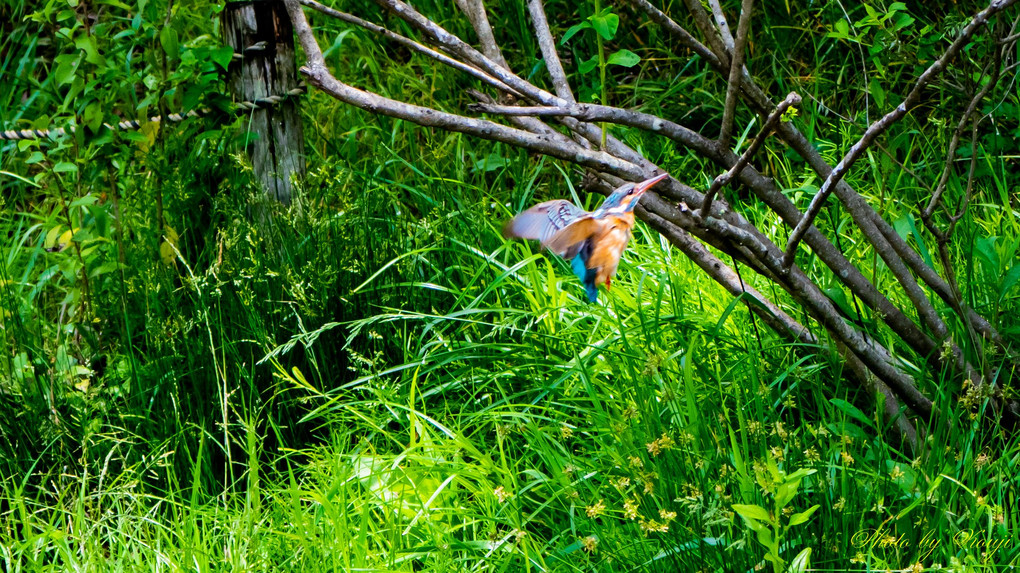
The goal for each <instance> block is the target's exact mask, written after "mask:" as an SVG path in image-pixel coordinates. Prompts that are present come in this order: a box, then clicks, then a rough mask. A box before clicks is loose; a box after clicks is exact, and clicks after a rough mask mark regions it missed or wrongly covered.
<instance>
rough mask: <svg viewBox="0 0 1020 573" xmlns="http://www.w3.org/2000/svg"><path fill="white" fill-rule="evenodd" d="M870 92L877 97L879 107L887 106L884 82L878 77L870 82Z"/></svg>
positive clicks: (876, 101)
mask: <svg viewBox="0 0 1020 573" xmlns="http://www.w3.org/2000/svg"><path fill="white" fill-rule="evenodd" d="M868 92H869V93H871V97H873V98H875V103H876V104H878V107H879V108H884V107H885V90H884V89H882V82H880V81H879V80H878V78H872V79H871V82H870V83H869V84H868Z"/></svg>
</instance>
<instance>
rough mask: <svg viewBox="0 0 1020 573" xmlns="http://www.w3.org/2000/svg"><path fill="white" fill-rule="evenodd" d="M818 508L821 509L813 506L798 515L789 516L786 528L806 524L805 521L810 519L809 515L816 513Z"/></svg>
mask: <svg viewBox="0 0 1020 573" xmlns="http://www.w3.org/2000/svg"><path fill="white" fill-rule="evenodd" d="M819 507H821V506H820V505H817V504H815V505H813V506H811V507H809V508H807V509H806V510H804V511H802V512H800V513H795V514H793V515H791V516H790V525H789V526H788V527H793V526H794V525H800V524H802V523H806V522H807V520H808V519H810V518H811V515H812V514H814V512H816V511H818V508H819Z"/></svg>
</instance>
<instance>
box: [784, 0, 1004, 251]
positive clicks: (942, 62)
mask: <svg viewBox="0 0 1020 573" xmlns="http://www.w3.org/2000/svg"><path fill="white" fill-rule="evenodd" d="M1016 1H1017V0H995V1H993V2H992V3H991V4H990V5H989V6H988V7H987V8H985V9H984V10H982V11H981V12H978V14H977V15H975V16H974V18H973V19H972V20H971V21H970V23H968V24H967V25H966V26H965V27H964V28H963V30H961V31H960V35H959V36H957V38H956V40H955V41H953V43H952V44H951V45H950V46H949V49H947V50H946V51H945V53H943V54H942V57H940V58H939V59H938V60H936V61H935V63H933V64H932V65H931V66H929V67H928V69H926V70H925V71H924V73H922V74H921V76H920V77H919V78H917V82H916V83H915V84H914V87H913V88H912V89H911V90H910V93H908V94H907V97H906V98H904V100H903V102H902V103H900V105H898V106H896V109H894V110H892V111H890V112H889V113H887V114H886V115H885V116H884V117H883V118H882V119H879V120H878V121H876V122H875V123H873V124H871V126H870V127H868V129H867V131H865V132H864V135H862V136H861V139H860V140H859V141H857V143H855V144H853V146H851V147H850V151H849V152H848V153H847V154H846V155H845V156H844V157H843V159H841V160H840V162H839V163H838V164H837V165H836V167H835V168H833V170H832V171H831V172H830V173H829V176H828V177H826V178H825V182H824V183H822V188H821V189H819V190H818V193H817V194H816V195H815V196H814V198H813V199H812V200H811V204H810V205H809V206H808V209H807V211H806V212H805V213H804V217H803V218H802V219H801V220H800V222H799V223H797V226H796V227H794V229H793V232H792V233H790V238H789V241H788V242H787V244H786V254H785V256H784V257H783V264H784V266H786V267H789V266H790V265H792V264H793V259H794V256H795V255H796V253H797V244H798V243H799V242H800V240H801V239H802V238H803V237H804V233H805V232H806V231H807V229H808V227H810V226H811V224H812V223H813V222H814V219H815V217H816V216H818V213H819V211H821V210H822V205H824V204H825V200H826V199H828V197H829V193H831V192H832V190H833V188H834V187H835V186H836V184H837V183H839V181H840V180H841V179H842V178H843V175H845V174H846V172H847V170H849V169H850V167H852V166H853V164H854V163H855V162H856V161H857V159H858V158H859V157H860V156H861V155H862V154H863V153H864V151H865V150H866V149H867V148H868V147H870V146H871V143H872V142H873V141H874V140H875V138H876V137H878V136H879V135H881V134H882V133H883V132H884V131H885V130H887V129H889V127H890V126H892V124H894V123H896V122H897V121H899V120H900V119H901V118H903V116H905V115H906V114H907V111H908V110H909V109H911V108H913V107H914V106H915V105H917V103H918V102H919V101H920V100H921V92H922V91H923V90H924V88H925V86H927V85H928V84H929V83H930V82H931V81H932V80H933V79H935V76H937V75H938V74H939V73H941V72H942V70H943V69H944V68H945V67H946V64H948V63H949V61H950V60H952V59H953V58H954V57H956V54H957V52H959V51H960V50H961V49H963V47H964V46H965V45H967V43H968V42H969V41H970V38H971V36H973V35H974V32H976V31H977V30H978V28H980V27H981V26H984V25H985V23H987V22H988V19H989V18H990V17H991V16H993V15H995V14H996V13H998V12H1001V11H1002V10H1004V9H1006V8H1008V7H1009V6H1011V5H1012V4H1014V3H1015V2H1016Z"/></svg>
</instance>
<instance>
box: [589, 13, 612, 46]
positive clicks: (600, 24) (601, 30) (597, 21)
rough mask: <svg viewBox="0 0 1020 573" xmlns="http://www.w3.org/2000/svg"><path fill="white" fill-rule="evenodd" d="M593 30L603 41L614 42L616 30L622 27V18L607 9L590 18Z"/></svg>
mask: <svg viewBox="0 0 1020 573" xmlns="http://www.w3.org/2000/svg"><path fill="white" fill-rule="evenodd" d="M588 19H589V20H590V21H591V26H592V28H595V31H596V32H598V34H599V36H602V39H603V40H612V39H613V38H614V37H615V36H616V29H617V28H619V27H620V17H619V16H617V15H616V14H613V13H612V12H610V9H609V8H606V9H605V10H603V11H602V12H600V13H598V14H596V15H594V16H589V17H588Z"/></svg>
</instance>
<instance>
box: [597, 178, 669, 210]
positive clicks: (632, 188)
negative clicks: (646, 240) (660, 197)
mask: <svg viewBox="0 0 1020 573" xmlns="http://www.w3.org/2000/svg"><path fill="white" fill-rule="evenodd" d="M667 177H669V173H663V174H662V175H656V176H655V177H652V178H651V179H646V180H644V181H642V182H640V183H626V184H624V185H621V186H619V187H617V188H616V190H615V191H613V192H612V193H610V194H609V197H606V200H605V202H603V203H602V206H601V207H599V211H600V212H601V213H602V214H604V215H620V214H623V213H629V212H631V211H633V210H634V207H637V203H638V199H640V198H641V196H642V195H644V194H645V191H648V190H649V189H651V188H652V186H654V185H655V184H656V183H658V182H659V181H662V180H663V179H665V178H667Z"/></svg>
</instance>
